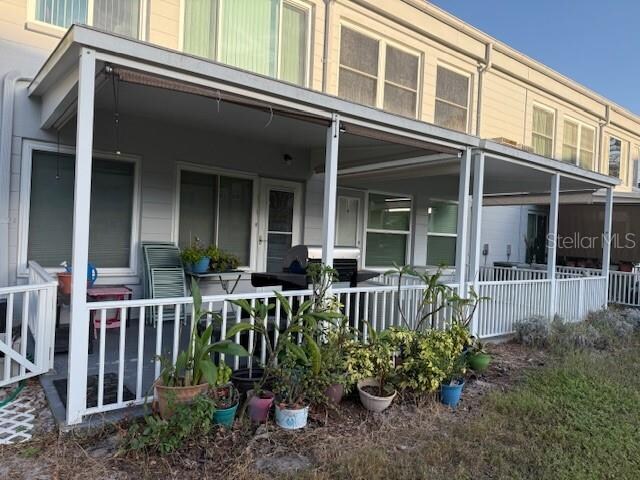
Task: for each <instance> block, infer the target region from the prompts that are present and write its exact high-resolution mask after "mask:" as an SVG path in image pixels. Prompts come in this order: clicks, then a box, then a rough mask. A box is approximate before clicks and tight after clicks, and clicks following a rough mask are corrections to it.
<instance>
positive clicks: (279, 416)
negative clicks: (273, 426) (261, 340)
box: [274, 350, 313, 430]
mask: <svg viewBox="0 0 640 480" xmlns="http://www.w3.org/2000/svg"><path fill="white" fill-rule="evenodd" d="M299 353H300V352H294V351H291V350H290V351H287V352H286V353H285V355H284V358H283V360H282V362H281V364H280V365H279V368H278V371H277V373H276V378H277V380H276V382H275V384H274V393H275V394H276V398H277V401H276V409H275V410H276V423H277V424H278V426H279V427H281V428H284V429H286V430H296V429H299V428H304V427H306V425H307V418H308V415H309V403H308V401H307V397H306V388H307V386H308V383H309V380H310V379H309V376H310V375H313V367H312V366H311V365H309V364H308V363H307V362H308V356H306V358H305V357H302V358H300V357H298V355H299Z"/></svg>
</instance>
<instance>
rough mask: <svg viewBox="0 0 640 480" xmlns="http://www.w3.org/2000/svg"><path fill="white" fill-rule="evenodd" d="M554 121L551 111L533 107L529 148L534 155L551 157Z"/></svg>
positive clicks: (553, 114)
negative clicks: (530, 147) (531, 148)
mask: <svg viewBox="0 0 640 480" xmlns="http://www.w3.org/2000/svg"><path fill="white" fill-rule="evenodd" d="M554 120H555V113H554V112H553V110H550V109H547V108H544V107H540V106H537V105H534V106H533V125H532V128H531V132H532V133H531V146H532V147H533V152H534V153H537V154H538V155H542V156H544V157H552V156H553V136H554Z"/></svg>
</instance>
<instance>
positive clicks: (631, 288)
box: [609, 271, 640, 307]
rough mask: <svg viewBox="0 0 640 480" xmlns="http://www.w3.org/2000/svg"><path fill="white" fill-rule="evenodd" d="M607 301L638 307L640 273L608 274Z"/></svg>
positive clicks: (639, 302)
mask: <svg viewBox="0 0 640 480" xmlns="http://www.w3.org/2000/svg"><path fill="white" fill-rule="evenodd" d="M609 301H610V302H611V303H618V304H620V305H629V306H633V307H638V306H640V272H638V271H633V272H620V271H610V272H609Z"/></svg>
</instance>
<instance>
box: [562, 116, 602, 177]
mask: <svg viewBox="0 0 640 480" xmlns="http://www.w3.org/2000/svg"><path fill="white" fill-rule="evenodd" d="M594 142H595V129H594V128H592V127H588V126H586V125H583V124H581V123H578V122H575V121H573V120H569V119H566V120H565V121H564V128H563V136H562V160H564V161H565V162H570V163H575V164H577V165H580V166H581V167H582V168H586V169H589V170H591V169H593V153H594Z"/></svg>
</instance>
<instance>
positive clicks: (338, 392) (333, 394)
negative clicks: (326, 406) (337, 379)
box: [324, 383, 344, 405]
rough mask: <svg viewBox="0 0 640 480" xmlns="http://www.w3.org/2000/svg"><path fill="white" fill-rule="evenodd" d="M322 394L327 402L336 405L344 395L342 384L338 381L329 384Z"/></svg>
mask: <svg viewBox="0 0 640 480" xmlns="http://www.w3.org/2000/svg"><path fill="white" fill-rule="evenodd" d="M324 394H325V395H326V396H327V398H328V399H329V402H331V403H333V404H334V405H338V404H339V403H340V402H341V401H342V397H343V396H344V386H342V384H340V383H334V384H333V385H329V386H328V387H327V389H326V390H325V391H324Z"/></svg>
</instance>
